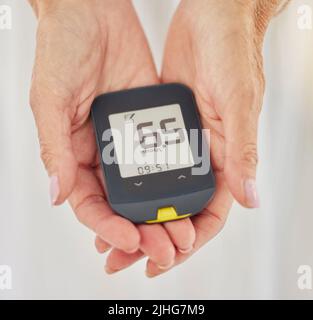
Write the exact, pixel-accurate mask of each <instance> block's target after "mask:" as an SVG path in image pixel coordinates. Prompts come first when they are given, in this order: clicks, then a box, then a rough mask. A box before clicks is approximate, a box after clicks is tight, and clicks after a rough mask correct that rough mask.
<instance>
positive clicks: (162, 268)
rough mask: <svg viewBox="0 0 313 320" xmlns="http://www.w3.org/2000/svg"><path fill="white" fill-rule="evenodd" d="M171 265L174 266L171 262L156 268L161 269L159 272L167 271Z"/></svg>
mask: <svg viewBox="0 0 313 320" xmlns="http://www.w3.org/2000/svg"><path fill="white" fill-rule="evenodd" d="M173 264H174V261H171V262H170V263H168V264H165V265H163V264H158V268H159V269H161V270H167V269H169V268H170V267H172V266H173Z"/></svg>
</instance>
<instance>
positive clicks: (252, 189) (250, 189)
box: [244, 179, 260, 208]
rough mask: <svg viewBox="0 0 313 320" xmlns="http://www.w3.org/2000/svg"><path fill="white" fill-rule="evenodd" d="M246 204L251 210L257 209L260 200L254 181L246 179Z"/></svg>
mask: <svg viewBox="0 0 313 320" xmlns="http://www.w3.org/2000/svg"><path fill="white" fill-rule="evenodd" d="M244 188H245V196H246V202H247V204H248V206H250V207H251V208H259V207H260V200H259V196H258V191H257V187H256V182H255V180H254V179H247V180H245V182H244Z"/></svg>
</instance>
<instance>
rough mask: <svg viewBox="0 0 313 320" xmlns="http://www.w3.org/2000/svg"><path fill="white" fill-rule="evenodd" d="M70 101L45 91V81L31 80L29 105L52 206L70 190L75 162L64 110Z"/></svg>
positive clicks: (73, 177) (69, 124)
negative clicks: (47, 179)
mask: <svg viewBox="0 0 313 320" xmlns="http://www.w3.org/2000/svg"><path fill="white" fill-rule="evenodd" d="M70 103H71V101H70V100H69V99H67V98H61V97H59V96H57V95H55V94H54V93H52V92H50V91H48V90H46V88H45V87H44V83H38V81H37V80H34V81H33V84H32V89H31V97H30V104H31V107H32V110H33V113H34V116H35V121H36V125H37V130H38V136H39V142H40V153H41V158H42V160H43V162H44V165H45V167H46V170H47V172H48V175H49V177H50V197H51V203H52V204H53V205H58V204H61V203H63V202H64V201H65V200H66V199H67V197H68V196H69V194H70V193H71V192H72V190H73V187H74V183H75V179H76V173H77V161H76V159H75V157H74V153H73V148H72V142H71V120H70V117H69V115H68V114H67V113H66V111H65V110H67V109H68V107H69V104H70Z"/></svg>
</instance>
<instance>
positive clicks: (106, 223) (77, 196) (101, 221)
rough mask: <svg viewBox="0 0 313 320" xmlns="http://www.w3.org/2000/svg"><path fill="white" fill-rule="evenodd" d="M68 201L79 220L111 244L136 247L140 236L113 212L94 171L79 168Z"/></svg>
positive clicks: (126, 249)
mask: <svg viewBox="0 0 313 320" xmlns="http://www.w3.org/2000/svg"><path fill="white" fill-rule="evenodd" d="M69 200H70V204H71V206H72V208H73V210H74V212H75V214H76V216H77V218H78V220H79V221H80V222H81V223H83V224H84V225H86V226H87V227H88V228H90V229H91V230H93V231H94V232H95V233H96V234H97V235H99V237H100V238H101V239H102V240H104V241H106V242H107V243H109V244H110V245H111V246H113V247H116V248H118V249H121V250H123V251H126V252H135V251H136V250H138V248H139V240H140V235H139V232H138V230H137V228H136V227H135V226H134V225H133V224H132V223H131V222H130V221H128V220H126V219H124V218H122V217H120V216H118V215H117V214H115V213H113V211H112V209H111V208H110V207H109V205H108V203H107V202H106V201H105V200H104V195H103V191H102V188H101V186H100V184H99V182H98V180H97V178H96V176H95V175H94V173H93V170H91V169H86V168H81V167H80V168H79V171H78V175H77V182H76V186H75V189H74V190H73V192H72V194H71V196H70V198H69Z"/></svg>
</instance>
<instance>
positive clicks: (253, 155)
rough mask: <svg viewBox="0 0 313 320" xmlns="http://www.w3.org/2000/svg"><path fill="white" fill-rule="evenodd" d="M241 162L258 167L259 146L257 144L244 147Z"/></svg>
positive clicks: (248, 144)
mask: <svg viewBox="0 0 313 320" xmlns="http://www.w3.org/2000/svg"><path fill="white" fill-rule="evenodd" d="M240 160H241V162H242V163H243V164H244V165H248V166H250V167H256V166H257V164H258V153H257V146H256V144H255V143H247V144H245V145H243V147H242V152H241V159H240Z"/></svg>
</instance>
